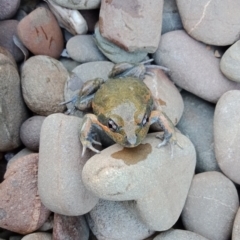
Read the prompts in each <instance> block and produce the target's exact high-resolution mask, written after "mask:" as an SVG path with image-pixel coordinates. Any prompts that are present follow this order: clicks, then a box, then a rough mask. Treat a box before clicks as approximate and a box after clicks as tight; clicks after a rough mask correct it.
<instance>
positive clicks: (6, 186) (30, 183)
mask: <svg viewBox="0 0 240 240" xmlns="http://www.w3.org/2000/svg"><path fill="white" fill-rule="evenodd" d="M37 171H38V154H30V155H27V156H25V157H21V158H19V159H17V160H16V161H15V162H14V163H12V164H11V165H10V166H9V168H8V169H7V171H6V173H5V176H4V178H5V180H4V181H3V182H2V183H1V185H0V188H1V191H0V209H1V219H0V227H1V228H5V229H8V230H10V231H13V232H17V233H20V234H27V233H31V232H33V231H36V230H37V229H38V228H39V227H40V226H41V225H42V224H43V223H44V222H45V221H46V219H47V218H48V216H49V214H50V211H49V210H48V209H47V208H46V207H45V206H44V205H43V204H42V202H41V200H40V198H39V195H38V189H37Z"/></svg>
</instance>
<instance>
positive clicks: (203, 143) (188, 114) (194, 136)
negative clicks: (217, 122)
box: [177, 91, 220, 173]
mask: <svg viewBox="0 0 240 240" xmlns="http://www.w3.org/2000/svg"><path fill="white" fill-rule="evenodd" d="M181 94H182V97H183V101H184V111H183V115H182V118H181V120H180V122H179V123H178V125H177V128H178V129H179V130H180V131H181V132H182V133H183V134H184V135H186V136H188V137H189V138H190V139H191V141H192V142H193V144H194V146H195V148H196V153H197V165H196V172H198V173H199V172H207V171H220V168H219V166H218V163H217V160H216V157H215V153H214V139H213V115H214V110H215V106H214V105H213V104H211V103H209V102H207V101H205V100H203V99H201V98H198V97H197V96H195V95H193V94H191V93H189V92H186V91H182V92H181ZM196 126H197V129H198V130H197V131H196Z"/></svg>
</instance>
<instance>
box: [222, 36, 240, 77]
mask: <svg viewBox="0 0 240 240" xmlns="http://www.w3.org/2000/svg"><path fill="white" fill-rule="evenodd" d="M239 52H240V40H239V41H237V42H235V43H234V44H233V45H232V46H230V47H229V48H228V49H227V51H226V52H225V53H224V54H223V56H222V58H221V62H220V68H221V71H222V73H223V74H224V75H225V76H226V77H227V78H228V79H230V80H232V81H235V82H240V69H239V64H240V55H239Z"/></svg>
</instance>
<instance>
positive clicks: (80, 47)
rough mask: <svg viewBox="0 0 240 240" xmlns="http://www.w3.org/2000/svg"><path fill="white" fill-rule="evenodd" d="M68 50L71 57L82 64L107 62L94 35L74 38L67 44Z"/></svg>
mask: <svg viewBox="0 0 240 240" xmlns="http://www.w3.org/2000/svg"><path fill="white" fill-rule="evenodd" d="M66 48H67V52H68V54H69V56H70V57H71V58H72V59H73V60H75V61H77V62H80V63H85V62H95V61H104V60H106V57H105V56H104V55H103V54H102V53H101V51H100V50H99V49H98V47H97V46H96V43H95V41H94V38H93V36H92V35H77V36H74V37H72V38H70V40H69V41H68V42H67V46H66Z"/></svg>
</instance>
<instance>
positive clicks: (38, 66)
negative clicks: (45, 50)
mask: <svg viewBox="0 0 240 240" xmlns="http://www.w3.org/2000/svg"><path fill="white" fill-rule="evenodd" d="M68 75H69V74H68V71H67V70H66V69H65V67H64V66H63V65H62V64H61V63H60V62H59V61H57V60H55V59H54V58H51V57H48V56H33V57H31V58H29V59H28V60H27V61H26V62H25V63H24V65H23V68H22V73H21V76H22V78H21V80H22V92H23V98H24V101H25V103H26V104H27V106H28V108H29V109H30V110H31V111H33V112H34V113H36V114H39V115H43V116H47V115H49V114H52V113H55V112H63V111H64V109H65V106H63V105H59V103H61V102H63V101H64V96H63V94H64V85H65V82H66V80H67V78H68Z"/></svg>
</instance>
